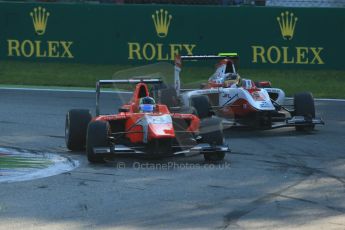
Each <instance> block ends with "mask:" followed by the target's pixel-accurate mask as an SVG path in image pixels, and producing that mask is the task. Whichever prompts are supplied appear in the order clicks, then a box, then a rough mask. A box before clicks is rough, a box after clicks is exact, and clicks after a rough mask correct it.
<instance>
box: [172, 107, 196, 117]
mask: <svg viewBox="0 0 345 230" xmlns="http://www.w3.org/2000/svg"><path fill="white" fill-rule="evenodd" d="M177 112H178V113H182V114H193V115H195V116H198V112H197V111H196V109H195V108H194V107H193V106H191V107H187V106H182V107H181V108H180V109H179V110H178V111H177Z"/></svg>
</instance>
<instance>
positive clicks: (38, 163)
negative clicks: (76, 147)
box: [0, 155, 52, 169]
mask: <svg viewBox="0 0 345 230" xmlns="http://www.w3.org/2000/svg"><path fill="white" fill-rule="evenodd" d="M50 164H52V163H51V162H50V161H48V160H43V159H33V158H27V157H19V156H9V155H7V156H6V155H0V168H2V169H13V168H46V167H47V166H49V165H50Z"/></svg>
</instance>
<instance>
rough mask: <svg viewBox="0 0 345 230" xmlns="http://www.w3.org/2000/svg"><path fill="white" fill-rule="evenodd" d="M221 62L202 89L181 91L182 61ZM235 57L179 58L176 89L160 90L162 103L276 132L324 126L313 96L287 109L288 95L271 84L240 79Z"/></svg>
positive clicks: (296, 98)
mask: <svg viewBox="0 0 345 230" xmlns="http://www.w3.org/2000/svg"><path fill="white" fill-rule="evenodd" d="M209 59H216V60H219V62H218V64H217V66H216V71H215V73H214V74H213V75H212V76H211V77H210V78H209V80H208V82H207V83H206V84H203V85H202V86H201V89H195V90H181V89H180V84H181V83H180V73H181V70H182V61H198V60H209ZM236 59H238V55H237V54H236V53H231V54H220V55H203V56H177V57H176V59H175V72H174V84H175V85H174V87H170V88H166V89H161V90H160V92H159V98H160V100H161V103H163V104H167V105H168V106H170V107H171V108H174V107H181V106H184V107H189V108H192V110H194V112H195V113H196V114H197V115H198V116H199V117H200V118H206V117H210V116H212V115H217V116H218V117H221V118H225V119H224V120H225V121H227V122H230V123H231V124H232V125H235V126H243V125H244V126H250V127H254V128H258V129H273V128H280V127H287V126H294V127H296V130H306V131H309V130H313V129H314V126H315V125H316V124H324V122H323V121H322V119H320V118H315V106H314V99H313V96H312V94H311V93H309V92H303V93H298V94H295V95H294V98H293V105H290V106H289V108H287V107H288V106H286V105H284V103H285V93H284V91H283V90H281V89H278V88H272V87H271V83H270V82H268V81H265V82H256V83H254V82H253V81H252V80H249V79H241V78H240V76H239V74H238V73H237V71H236V66H235V64H234V63H235V61H236ZM176 99H177V100H176Z"/></svg>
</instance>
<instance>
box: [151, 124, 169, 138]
mask: <svg viewBox="0 0 345 230" xmlns="http://www.w3.org/2000/svg"><path fill="white" fill-rule="evenodd" d="M149 135H150V138H149V139H152V138H167V137H171V138H173V137H175V131H174V127H173V125H172V124H150V125H149Z"/></svg>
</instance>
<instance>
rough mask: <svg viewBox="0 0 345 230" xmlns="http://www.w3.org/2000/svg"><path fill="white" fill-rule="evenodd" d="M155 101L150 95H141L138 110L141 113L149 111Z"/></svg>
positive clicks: (151, 110) (152, 108)
mask: <svg viewBox="0 0 345 230" xmlns="http://www.w3.org/2000/svg"><path fill="white" fill-rule="evenodd" d="M155 105H156V102H155V100H154V99H153V98H152V97H142V98H140V102H139V110H140V112H143V113H151V112H153V110H154V108H155Z"/></svg>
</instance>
